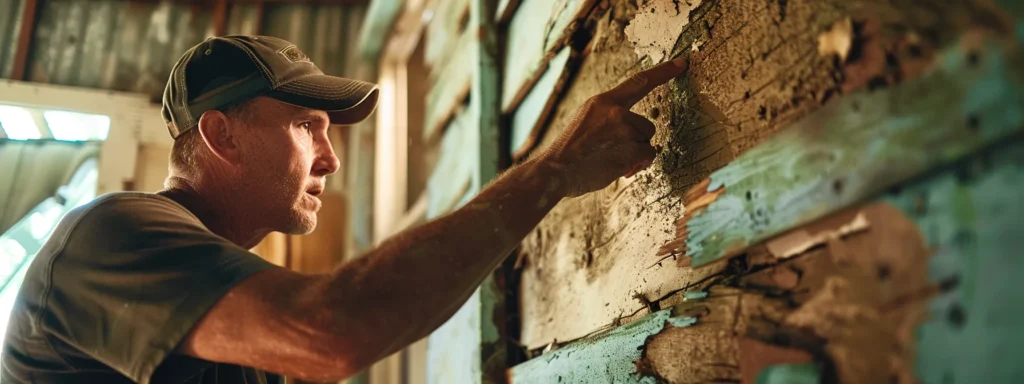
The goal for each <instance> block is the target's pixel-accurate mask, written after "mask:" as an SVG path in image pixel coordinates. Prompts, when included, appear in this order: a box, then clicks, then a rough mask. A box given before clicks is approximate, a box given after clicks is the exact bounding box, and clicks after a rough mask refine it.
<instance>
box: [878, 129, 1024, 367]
mask: <svg viewBox="0 0 1024 384" xmlns="http://www.w3.org/2000/svg"><path fill="white" fill-rule="evenodd" d="M1004 147H1007V145H1004ZM1022 191H1024V137H1021V136H1018V137H1016V140H1015V142H1014V143H1012V144H1009V145H1008V147H1007V148H1002V149H997V150H992V151H988V152H986V153H983V154H981V155H979V156H977V157H975V158H974V159H971V161H967V162H964V163H963V164H960V165H958V166H957V167H956V168H955V169H953V170H951V171H947V172H944V173H943V174H941V175H938V176H936V177H932V178H929V179H927V180H924V181H922V182H920V183H917V184H914V185H913V186H910V187H907V188H902V189H901V190H900V191H899V192H898V193H893V194H889V195H887V196H885V197H884V200H885V201H888V202H890V203H893V204H894V205H896V206H898V207H899V208H900V209H901V210H903V211H904V212H905V213H906V214H907V215H908V216H910V217H912V218H913V219H914V221H915V222H916V223H917V224H918V228H919V229H920V231H921V233H922V234H923V235H924V238H925V240H926V241H927V242H928V246H929V248H931V249H933V250H934V253H933V255H932V257H931V259H930V260H929V266H928V271H929V278H930V279H931V281H933V282H936V283H937V284H938V282H941V281H946V282H949V281H955V282H957V283H956V284H955V286H954V287H953V288H952V289H947V290H945V291H940V293H939V294H938V296H936V297H935V298H933V299H932V300H931V301H930V303H929V305H928V311H929V313H928V316H927V318H926V322H925V323H924V324H922V325H920V326H919V327H918V332H917V335H916V336H917V337H916V338H917V363H916V367H915V372H916V374H917V376H918V377H919V378H920V379H921V382H923V383H936V384H938V383H1022V382H1024V365H1022V364H1021V363H1020V361H1021V356H1024V290H1021V289H1020V279H1021V276H1024V192H1022Z"/></svg>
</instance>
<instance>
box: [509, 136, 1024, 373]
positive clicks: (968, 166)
mask: <svg viewBox="0 0 1024 384" xmlns="http://www.w3.org/2000/svg"><path fill="white" fill-rule="evenodd" d="M1021 188H1024V135H1018V136H1016V137H1014V138H1013V139H1012V140H1008V141H1007V142H1004V143H1001V144H999V145H997V147H994V148H989V149H987V150H985V151H981V152H980V153H978V154H976V155H974V156H972V157H971V158H969V159H965V160H963V161H961V162H958V163H957V164H955V165H954V166H952V167H948V168H945V169H943V170H939V171H938V172H937V173H934V174H933V175H930V176H928V177H926V178H923V179H920V180H916V181H911V182H908V183H906V185H904V186H902V187H901V188H899V189H898V190H896V191H893V192H891V193H888V194H886V195H884V196H881V197H879V198H877V199H876V200H874V202H871V203H868V204H863V205H859V206H855V207H852V208H850V209H847V210H844V211H841V212H837V213H834V214H832V215H829V216H827V217H825V218H822V219H820V220H817V221H815V222H813V223H810V224H808V225H806V226H803V227H800V228H796V229H794V230H793V231H790V232H787V233H785V234H783V235H781V236H779V237H776V238H773V239H771V240H770V241H768V242H766V243H761V244H758V245H756V246H754V247H752V248H751V249H750V250H749V251H748V252H747V253H746V254H744V255H743V256H741V257H739V258H737V259H734V260H735V262H733V263H732V265H733V269H731V270H730V272H729V273H727V274H724V275H722V276H721V277H720V278H718V279H714V280H709V281H708V282H707V283H706V284H703V285H701V286H700V287H695V288H697V289H701V290H703V291H706V292H709V295H708V296H707V297H706V298H703V299H697V298H696V297H698V295H690V297H691V298H690V299H685V296H686V295H685V294H677V295H673V296H672V297H668V298H666V299H665V300H661V301H658V302H655V303H652V304H651V305H652V306H653V307H655V308H659V307H660V308H668V309H661V310H658V311H657V312H655V313H654V314H652V315H648V316H645V317H643V318H641V319H639V320H637V321H635V322H632V323H629V324H627V325H624V326H621V327H618V328H615V329H613V330H611V331H609V332H607V333H605V334H602V335H599V336H596V337H592V338H588V339H585V340H580V341H577V342H573V343H570V344H567V345H564V346H561V347H560V348H557V349H555V350H554V351H552V352H548V353H545V354H543V355H541V356H540V357H536V358H534V359H531V360H529V361H527V362H525V363H523V364H520V365H518V366H516V367H513V368H512V369H511V372H510V375H509V376H510V377H511V378H512V379H513V381H520V382H561V383H582V382H588V383H612V382H614V383H625V382H641V383H650V382H665V383H683V382H685V383H692V382H737V383H753V382H755V381H757V382H762V381H760V380H762V379H766V377H767V376H775V380H780V381H779V382H790V383H792V382H803V381H797V380H805V379H812V381H810V382H814V383H817V382H842V383H877V382H886V383H916V382H924V383H942V382H961V383H982V382H991V383H995V382H1016V381H1018V380H1019V378H1020V377H1022V376H1024V366H1021V365H1020V364H1018V363H1017V361H1016V360H1017V359H1016V356H1019V354H1020V353H1022V352H1024V332H1021V324H1022V323H1024V300H1022V299H1024V294H1022V293H1021V292H1020V290H1019V289H1017V288H1016V284H1015V282H1016V281H1017V280H1018V276H1019V274H1020V272H1021V268H1020V266H1021V265H1024V264H1022V263H1021V259H1020V256H1021V255H1020V253H1019V252H1017V251H1018V250H1019V249H1021V247H1024V238H1022V237H1021V236H1019V229H1018V228H1020V227H1021V225H1022V224H1024V219H1022V217H1024V204H1020V202H1021V198H1020V196H1019V193H1017V192H1018V191H1020V190H1021ZM858 221H861V222H863V223H864V225H863V226H860V227H859V228H860V229H858V230H856V231H848V232H844V228H848V227H849V225H850V223H853V222H858ZM802 233H830V234H832V235H834V236H826V240H824V242H823V243H820V244H819V245H817V246H815V247H813V248H810V249H806V250H803V251H800V252H797V253H796V254H793V255H791V256H789V257H788V258H780V257H779V255H784V254H787V253H786V252H785V251H787V249H786V248H788V247H786V246H779V243H780V242H782V243H783V244H785V243H786V242H787V240H786V239H787V238H789V237H794V236H795V237H801V236H802V235H801V234H802ZM840 233H845V234H844V235H840ZM789 244H795V243H793V242H789ZM691 318H696V320H695V321H694V320H692V319H691ZM684 320H685V321H684ZM673 323H676V324H686V325H687V326H685V327H673V326H670V325H671V324H673ZM690 323H692V324H690ZM637 333H639V335H637ZM992 351H1000V353H995V354H993V353H991V352H992Z"/></svg>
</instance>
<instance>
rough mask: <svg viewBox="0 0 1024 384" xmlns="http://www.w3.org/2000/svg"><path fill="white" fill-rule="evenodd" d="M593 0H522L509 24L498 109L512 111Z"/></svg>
mask: <svg viewBox="0 0 1024 384" xmlns="http://www.w3.org/2000/svg"><path fill="white" fill-rule="evenodd" d="M594 3H595V1H593V0H562V1H550V0H522V2H521V4H519V7H518V8H516V11H515V13H514V14H513V15H512V19H511V20H510V21H509V23H508V32H507V33H506V34H505V35H506V36H507V41H506V42H505V56H504V62H505V65H504V69H505V73H504V76H503V77H502V93H501V108H502V110H503V111H504V112H505V113H510V112H512V111H513V110H514V109H515V108H516V107H517V106H518V105H519V103H520V102H521V101H522V99H523V97H525V96H526V93H527V92H529V91H530V88H532V87H533V86H534V85H533V84H534V83H535V82H536V81H537V79H538V77H539V76H540V75H541V73H542V72H543V71H544V70H545V68H547V67H548V64H547V63H548V61H549V60H551V59H552V58H553V57H555V55H556V53H557V52H558V51H559V50H561V49H562V47H563V46H565V43H566V41H567V39H568V36H569V34H570V33H571V29H570V26H571V25H572V22H573V21H576V20H580V19H582V18H584V17H585V16H586V14H587V12H588V11H589V10H590V9H591V8H593V6H594Z"/></svg>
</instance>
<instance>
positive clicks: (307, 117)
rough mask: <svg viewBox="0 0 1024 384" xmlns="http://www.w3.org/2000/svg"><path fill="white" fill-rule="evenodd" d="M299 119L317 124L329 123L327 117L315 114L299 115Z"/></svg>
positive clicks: (304, 113) (303, 113) (305, 113)
mask: <svg viewBox="0 0 1024 384" xmlns="http://www.w3.org/2000/svg"><path fill="white" fill-rule="evenodd" d="M298 118H299V120H309V121H312V122H316V123H320V122H324V121H327V116H324V115H323V114H319V113H315V112H302V113H300V114H299V115H298Z"/></svg>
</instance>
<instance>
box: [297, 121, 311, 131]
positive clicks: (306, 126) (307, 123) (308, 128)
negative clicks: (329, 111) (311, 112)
mask: <svg viewBox="0 0 1024 384" xmlns="http://www.w3.org/2000/svg"><path fill="white" fill-rule="evenodd" d="M299 126H300V127H302V129H305V130H306V131H309V130H311V129H312V128H313V123H310V122H308V121H307V122H305V123H302V124H299Z"/></svg>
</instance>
